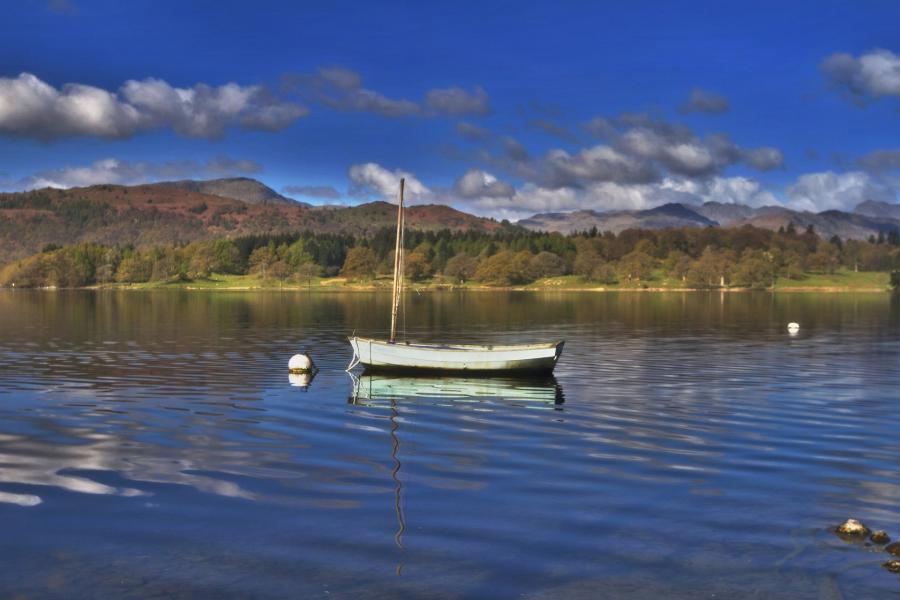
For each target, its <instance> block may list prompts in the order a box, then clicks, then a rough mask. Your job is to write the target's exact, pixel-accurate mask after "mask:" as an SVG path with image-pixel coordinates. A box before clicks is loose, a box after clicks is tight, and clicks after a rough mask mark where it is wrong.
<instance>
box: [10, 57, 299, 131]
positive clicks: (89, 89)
mask: <svg viewBox="0 0 900 600" xmlns="http://www.w3.org/2000/svg"><path fill="white" fill-rule="evenodd" d="M306 114H308V110H307V109H306V108H305V107H303V106H300V105H299V104H294V103H291V102H286V101H282V100H279V99H277V98H275V97H274V96H272V94H271V93H270V92H269V91H268V90H266V88H264V87H262V86H256V85H254V86H240V85H238V84H236V83H228V84H225V85H222V86H218V87H213V86H209V85H206V84H203V83H198V84H196V85H195V86H193V87H191V88H176V87H173V86H171V85H169V84H168V83H166V82H165V81H162V80H160V79H145V80H142V81H134V80H131V81H127V82H125V84H124V85H123V86H122V88H121V89H120V90H119V91H118V92H109V91H107V90H104V89H101V88H98V87H94V86H90V85H83V84H78V83H69V84H66V85H64V86H62V87H61V88H59V89H57V88H55V87H53V86H51V85H49V84H47V83H45V82H44V81H41V80H40V79H39V78H38V77H36V76H35V75H32V74H30V73H22V74H21V75H19V76H18V77H16V78H0V134H9V135H16V136H22V137H31V138H37V139H42V140H51V139H56V138H62V137H71V136H93V137H100V138H109V139H115V138H127V137H130V136H133V135H135V134H137V133H139V132H142V131H146V130H149V129H155V128H164V127H171V128H172V129H174V130H175V131H176V132H178V133H179V134H181V135H184V136H187V137H201V138H218V137H221V136H222V135H224V132H225V129H226V128H227V127H232V126H240V127H245V128H248V129H262V130H266V131H277V130H280V129H284V128H285V127H288V126H290V125H291V124H292V123H293V122H294V121H296V120H297V119H299V118H300V117H302V116H305V115H306Z"/></svg>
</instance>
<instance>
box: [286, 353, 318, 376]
mask: <svg viewBox="0 0 900 600" xmlns="http://www.w3.org/2000/svg"><path fill="white" fill-rule="evenodd" d="M315 368H316V366H315V365H314V364H313V361H312V359H311V358H310V357H309V355H308V354H295V355H293V356H292V357H291V360H289V361H288V371H290V372H291V373H297V374H299V373H311V372H312V371H313V369H315Z"/></svg>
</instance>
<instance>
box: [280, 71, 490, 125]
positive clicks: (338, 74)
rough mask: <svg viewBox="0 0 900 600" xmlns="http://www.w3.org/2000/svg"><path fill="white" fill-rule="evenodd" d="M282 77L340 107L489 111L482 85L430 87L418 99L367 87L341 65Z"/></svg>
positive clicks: (399, 112) (399, 113)
mask: <svg viewBox="0 0 900 600" xmlns="http://www.w3.org/2000/svg"><path fill="white" fill-rule="evenodd" d="M284 81H285V85H286V86H287V87H288V88H290V89H294V90H298V91H299V92H300V93H303V94H306V95H307V96H308V97H309V99H310V100H312V101H314V102H318V103H321V104H323V105H325V106H327V107H329V108H331V109H334V110H340V111H352V112H369V113H373V114H376V115H381V116H383V117H410V116H464V115H474V116H484V115H487V114H489V113H490V112H491V108H490V102H489V100H488V95H487V92H485V91H484V89H482V88H481V87H475V88H474V89H473V90H472V91H471V92H470V91H468V90H465V89H463V88H461V87H457V86H454V87H449V88H441V89H432V90H429V91H427V92H426V93H425V98H424V99H423V100H422V101H421V102H417V101H413V100H407V99H405V98H391V97H390V96H387V95H385V94H383V93H381V92H377V91H375V90H372V89H369V88H366V87H364V85H363V78H362V76H361V75H360V74H359V73H357V72H356V71H353V70H351V69H348V68H346V67H341V66H332V67H323V68H320V69H319V70H318V71H316V73H314V74H307V75H287V76H285V78H284Z"/></svg>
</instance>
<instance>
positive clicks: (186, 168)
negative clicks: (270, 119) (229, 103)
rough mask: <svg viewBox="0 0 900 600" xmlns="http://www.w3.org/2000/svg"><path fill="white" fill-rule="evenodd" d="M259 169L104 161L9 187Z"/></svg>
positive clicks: (225, 161)
mask: <svg viewBox="0 0 900 600" xmlns="http://www.w3.org/2000/svg"><path fill="white" fill-rule="evenodd" d="M261 170H262V167H261V166H260V165H259V164H258V163H255V162H253V161H249V160H235V159H231V158H228V157H221V156H220V157H217V158H213V159H210V160H208V161H206V162H204V163H197V162H194V161H173V162H166V163H150V162H131V161H127V160H119V159H115V158H105V159H102V160H98V161H95V162H93V163H91V164H90V165H88V166H80V167H64V168H62V169H53V170H46V171H40V172H38V173H35V174H34V175H31V176H29V177H25V178H24V179H21V180H19V181H18V182H16V183H13V184H11V185H10V186H9V187H10V188H13V189H25V190H28V189H36V188H44V187H53V188H70V187H83V186H89V185H98V184H103V183H109V184H117V185H136V184H141V183H148V182H151V181H161V180H166V179H183V178H186V177H226V176H233V175H242V174H244V175H245V174H251V173H259V172H260V171H261Z"/></svg>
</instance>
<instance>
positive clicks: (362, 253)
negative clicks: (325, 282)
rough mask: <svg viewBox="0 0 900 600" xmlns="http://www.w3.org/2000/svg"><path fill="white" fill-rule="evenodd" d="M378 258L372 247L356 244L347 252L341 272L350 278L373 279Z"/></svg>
mask: <svg viewBox="0 0 900 600" xmlns="http://www.w3.org/2000/svg"><path fill="white" fill-rule="evenodd" d="M377 263H378V259H377V257H376V256H375V252H373V251H372V250H371V249H370V248H364V247H363V246H356V247H354V248H351V249H350V251H349V252H347V258H346V259H345V260H344V266H343V268H342V269H341V274H342V275H343V276H344V277H347V278H349V279H371V278H372V277H374V276H375V266H376V265H377Z"/></svg>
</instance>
